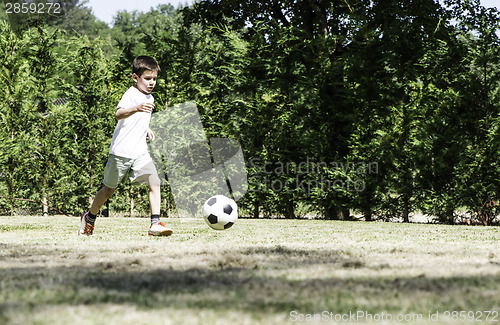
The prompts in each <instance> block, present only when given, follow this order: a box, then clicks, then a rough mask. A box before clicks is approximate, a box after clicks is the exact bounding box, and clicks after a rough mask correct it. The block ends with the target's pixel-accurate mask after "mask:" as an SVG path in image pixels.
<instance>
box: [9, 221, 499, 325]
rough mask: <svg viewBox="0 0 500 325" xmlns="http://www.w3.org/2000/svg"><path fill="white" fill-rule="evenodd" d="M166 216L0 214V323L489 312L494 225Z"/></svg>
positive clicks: (380, 319) (492, 307)
mask: <svg viewBox="0 0 500 325" xmlns="http://www.w3.org/2000/svg"><path fill="white" fill-rule="evenodd" d="M166 221H168V223H169V224H170V225H171V226H172V227H173V228H174V231H175V232H174V235H173V236H171V237H167V238H150V237H148V236H147V227H148V219H134V218H106V219H105V218H102V219H98V220H97V224H96V229H95V231H94V234H95V235H94V236H93V237H90V238H86V237H85V238H80V237H78V236H77V234H76V233H77V228H78V225H79V219H77V218H69V217H47V218H44V217H0V281H1V283H0V324H233V325H234V324H297V323H298V324H302V323H304V324H305V323H307V324H316V323H318V324H319V323H322V324H325V323H331V324H333V323H345V324H347V323H355V324H365V323H374V324H375V323H376V324H399V323H401V324H443V323H445V324H478V323H479V320H482V322H481V323H482V324H500V315H499V314H498V313H499V312H500V228H495V227H488V228H485V227H464V226H443V225H424V224H398V223H378V222H377V223H375V222H374V223H364V222H333V221H321V220H248V219H240V220H238V222H237V223H236V224H235V225H234V226H233V227H232V228H230V229H229V230H226V231H214V230H211V229H210V228H208V226H207V225H206V224H205V223H204V221H203V220H201V219H166ZM391 318H392V319H391ZM398 319H399V320H401V321H398ZM370 320H371V321H370Z"/></svg>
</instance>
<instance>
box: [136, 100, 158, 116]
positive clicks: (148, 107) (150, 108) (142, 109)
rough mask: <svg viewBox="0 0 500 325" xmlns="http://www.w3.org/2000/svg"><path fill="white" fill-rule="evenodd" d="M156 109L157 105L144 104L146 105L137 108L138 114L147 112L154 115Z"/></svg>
mask: <svg viewBox="0 0 500 325" xmlns="http://www.w3.org/2000/svg"><path fill="white" fill-rule="evenodd" d="M154 108H155V104H153V103H146V102H144V103H142V104H140V105H138V106H137V111H138V112H145V113H152V112H153V109H154Z"/></svg>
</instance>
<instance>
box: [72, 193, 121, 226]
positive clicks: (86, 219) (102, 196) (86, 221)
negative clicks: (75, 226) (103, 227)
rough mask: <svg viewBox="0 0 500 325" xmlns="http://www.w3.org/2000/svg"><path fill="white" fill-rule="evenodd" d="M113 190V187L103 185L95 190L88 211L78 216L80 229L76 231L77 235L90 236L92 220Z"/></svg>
mask: <svg viewBox="0 0 500 325" xmlns="http://www.w3.org/2000/svg"><path fill="white" fill-rule="evenodd" d="M114 192H115V189H114V188H110V187H107V186H106V185H104V186H103V187H102V188H101V189H100V190H99V192H97V194H96V196H95V198H94V201H93V202H92V206H91V207H90V210H89V212H87V213H85V214H84V215H83V216H82V217H81V218H80V230H79V231H78V234H79V235H85V236H91V235H92V233H93V231H94V222H95V218H96V217H97V213H99V210H100V209H101V207H102V206H103V204H104V203H105V202H106V201H107V200H108V199H109V198H110V196H111V195H113V193H114Z"/></svg>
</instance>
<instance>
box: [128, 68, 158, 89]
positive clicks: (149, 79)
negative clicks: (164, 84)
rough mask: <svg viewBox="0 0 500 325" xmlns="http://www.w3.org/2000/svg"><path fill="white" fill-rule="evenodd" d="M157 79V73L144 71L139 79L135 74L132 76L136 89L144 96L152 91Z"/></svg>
mask: <svg viewBox="0 0 500 325" xmlns="http://www.w3.org/2000/svg"><path fill="white" fill-rule="evenodd" d="M157 77H158V71H152V70H146V71H144V72H143V73H142V75H141V76H140V77H139V76H138V75H137V74H135V73H134V74H133V75H132V78H134V81H135V84H136V87H137V89H139V91H140V92H142V93H144V94H149V93H151V92H152V91H153V88H154V87H155V85H156V78H157Z"/></svg>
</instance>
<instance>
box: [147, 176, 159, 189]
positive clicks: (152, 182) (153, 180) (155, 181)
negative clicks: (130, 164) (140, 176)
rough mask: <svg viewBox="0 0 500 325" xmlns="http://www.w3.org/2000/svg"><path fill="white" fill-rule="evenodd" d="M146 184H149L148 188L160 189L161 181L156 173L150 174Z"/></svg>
mask: <svg viewBox="0 0 500 325" xmlns="http://www.w3.org/2000/svg"><path fill="white" fill-rule="evenodd" d="M148 184H149V187H150V188H152V189H153V188H154V189H160V184H161V181H160V178H159V177H158V176H156V175H154V176H153V175H151V176H150V177H149V179H148Z"/></svg>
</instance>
